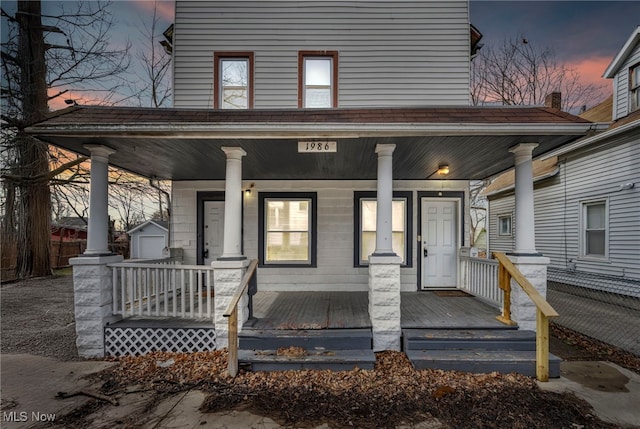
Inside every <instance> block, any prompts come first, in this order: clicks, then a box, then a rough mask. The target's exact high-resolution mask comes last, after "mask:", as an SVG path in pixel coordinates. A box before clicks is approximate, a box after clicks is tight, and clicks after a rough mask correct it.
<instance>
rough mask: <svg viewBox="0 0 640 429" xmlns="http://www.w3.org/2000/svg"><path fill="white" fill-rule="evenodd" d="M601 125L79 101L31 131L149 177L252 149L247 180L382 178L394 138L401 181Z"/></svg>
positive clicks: (460, 174) (212, 168) (418, 111)
mask: <svg viewBox="0 0 640 429" xmlns="http://www.w3.org/2000/svg"><path fill="white" fill-rule="evenodd" d="M594 126H595V124H593V123H591V122H590V121H587V120H585V119H582V118H579V117H577V116H573V115H571V114H568V113H565V112H561V111H559V110H555V109H551V108H546V107H416V108H370V109H342V108H341V109H324V110H310V109H291V110H275V109H270V110H245V111H237V110H234V111H230V110H211V109H147V108H127V107H97V106H86V107H85V106H82V107H71V108H69V109H64V110H61V111H57V112H54V113H53V114H52V115H51V116H50V117H49V118H48V119H46V120H44V121H42V122H40V123H38V124H35V125H33V126H31V127H29V128H28V129H27V132H29V133H31V134H33V135H34V136H36V137H37V138H39V139H40V140H42V141H45V142H47V143H50V144H53V145H56V146H59V147H62V148H65V149H69V150H71V151H74V152H77V153H80V154H85V155H88V154H89V151H88V150H87V149H86V148H85V147H84V145H87V144H100V145H105V146H109V147H111V148H112V149H114V150H115V151H116V152H115V153H114V154H113V155H111V156H110V158H109V161H110V163H111V164H112V165H115V166H117V167H120V168H123V169H125V170H129V171H132V172H134V173H137V174H141V175H143V176H146V177H154V178H160V179H172V180H224V177H225V160H226V158H225V154H224V153H223V152H222V151H221V150H220V148H221V147H222V146H239V147H242V148H243V149H244V150H245V151H246V152H247V156H246V157H245V158H244V159H243V176H244V178H245V179H247V180H258V179H263V180H266V179H270V180H297V179H299V180H313V179H317V180H326V179H346V180H356V179H375V178H376V168H377V157H376V154H375V150H374V149H375V145H376V144H379V143H394V144H396V150H395V152H394V155H393V156H394V172H393V175H394V179H404V180H423V179H427V178H429V177H431V176H433V174H434V172H435V171H436V170H437V168H438V165H439V164H443V163H446V164H448V165H449V166H450V171H451V173H450V174H449V175H448V176H447V177H446V178H447V179H453V180H455V179H483V178H486V177H489V176H492V175H495V174H497V173H500V172H502V171H504V170H506V169H508V168H510V167H512V166H513V156H512V155H511V154H510V153H509V152H508V148H510V147H511V146H514V145H516V144H519V143H525V142H526V143H531V142H535V143H539V147H538V148H537V149H536V150H535V151H534V156H538V155H541V154H543V153H546V152H548V151H550V150H553V149H556V148H558V147H559V146H561V145H563V144H565V143H568V142H571V141H573V140H575V139H576V138H579V137H581V136H583V135H585V134H586V133H588V132H589V130H590V129H592V128H593V127H594ZM299 140H331V141H336V142H337V153H313V154H310V153H298V141H299Z"/></svg>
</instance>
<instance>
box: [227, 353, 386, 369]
mask: <svg viewBox="0 0 640 429" xmlns="http://www.w3.org/2000/svg"><path fill="white" fill-rule="evenodd" d="M307 353H308V354H307V355H306V356H277V355H276V351H275V350H257V351H255V350H239V351H238V361H239V363H240V364H241V365H244V366H248V367H249V369H251V370H252V371H286V370H300V369H330V370H333V371H349V370H352V369H354V368H360V369H373V367H374V364H375V362H376V356H375V354H374V353H373V351H372V350H308V351H307Z"/></svg>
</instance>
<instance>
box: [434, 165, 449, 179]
mask: <svg viewBox="0 0 640 429" xmlns="http://www.w3.org/2000/svg"><path fill="white" fill-rule="evenodd" d="M436 173H438V174H439V175H441V176H446V175H447V174H449V165H448V164H440V165H439V166H438V171H436Z"/></svg>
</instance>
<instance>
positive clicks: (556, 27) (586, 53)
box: [470, 0, 640, 93]
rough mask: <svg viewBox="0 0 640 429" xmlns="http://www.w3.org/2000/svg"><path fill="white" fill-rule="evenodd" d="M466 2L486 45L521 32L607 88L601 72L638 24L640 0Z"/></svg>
mask: <svg viewBox="0 0 640 429" xmlns="http://www.w3.org/2000/svg"><path fill="white" fill-rule="evenodd" d="M470 7H471V22H472V23H473V24H474V25H475V26H476V27H477V28H478V29H479V30H480V32H482V34H483V35H484V38H483V40H482V42H483V43H484V44H485V45H487V46H489V45H491V44H496V43H497V44H499V43H500V42H501V41H502V40H504V38H505V37H517V36H518V35H523V36H524V37H526V39H527V40H529V41H530V42H531V43H535V45H536V46H545V47H552V48H553V49H554V51H555V53H556V55H557V58H558V59H561V60H562V61H563V62H565V63H567V64H569V65H571V66H572V67H575V68H577V69H578V70H579V71H580V74H581V76H582V77H583V79H584V80H585V81H587V82H593V83H597V84H600V83H602V82H605V83H606V85H607V90H608V91H609V93H610V89H609V88H610V85H611V83H610V81H609V80H608V79H603V78H602V74H603V73H604V70H605V69H606V68H607V66H608V65H609V63H610V62H611V60H612V59H613V57H615V56H616V54H617V53H618V51H619V50H620V49H621V48H622V46H623V45H624V43H625V42H626V41H627V39H628V38H629V36H630V35H631V32H632V31H633V30H634V29H635V28H636V27H637V26H638V25H640V1H482V0H471V3H470Z"/></svg>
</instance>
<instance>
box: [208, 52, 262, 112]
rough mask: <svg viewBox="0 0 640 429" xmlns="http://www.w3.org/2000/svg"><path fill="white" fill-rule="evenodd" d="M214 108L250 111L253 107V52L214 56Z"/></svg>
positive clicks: (223, 53) (226, 53)
mask: <svg viewBox="0 0 640 429" xmlns="http://www.w3.org/2000/svg"><path fill="white" fill-rule="evenodd" d="M213 60H214V67H213V75H214V81H215V85H216V86H215V88H216V89H215V91H216V93H215V98H214V107H215V108H216V109H250V108H252V107H253V52H220V53H216V54H214V59H213Z"/></svg>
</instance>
